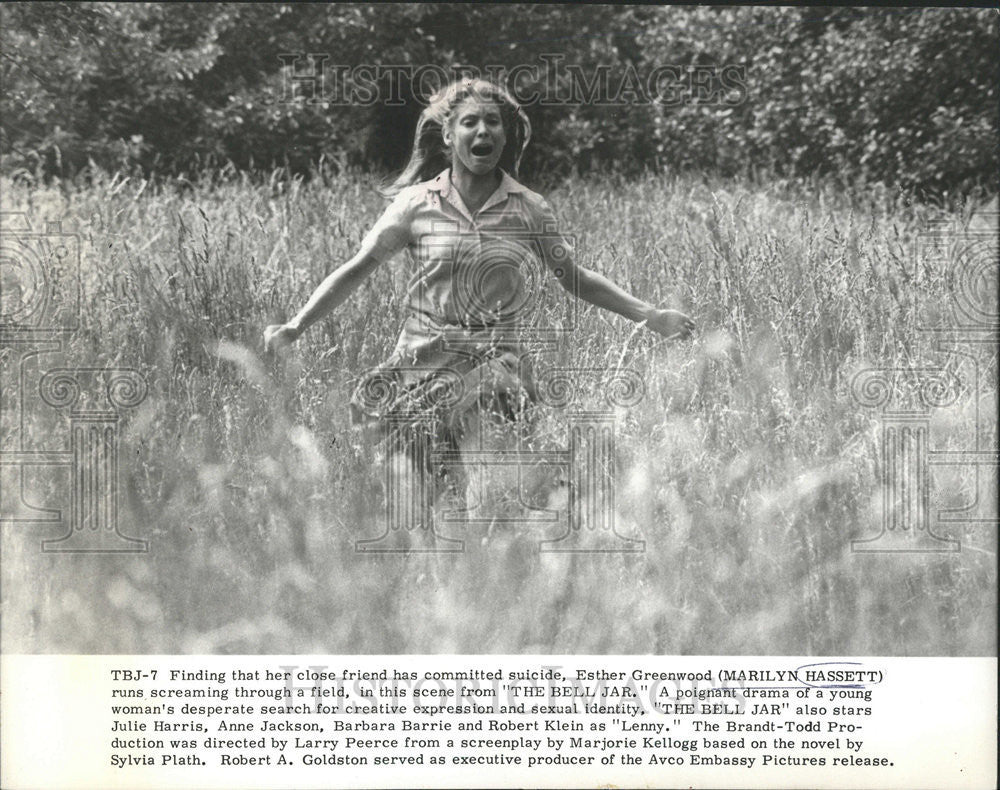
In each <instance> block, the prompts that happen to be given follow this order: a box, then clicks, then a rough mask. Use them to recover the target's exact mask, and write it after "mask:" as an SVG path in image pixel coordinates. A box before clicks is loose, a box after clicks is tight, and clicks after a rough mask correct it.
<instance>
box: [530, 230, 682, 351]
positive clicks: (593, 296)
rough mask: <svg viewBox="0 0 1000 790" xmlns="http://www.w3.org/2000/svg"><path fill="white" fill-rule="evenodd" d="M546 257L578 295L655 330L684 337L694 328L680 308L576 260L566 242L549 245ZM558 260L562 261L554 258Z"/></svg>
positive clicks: (676, 336) (572, 291)
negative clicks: (647, 297)
mask: <svg viewBox="0 0 1000 790" xmlns="http://www.w3.org/2000/svg"><path fill="white" fill-rule="evenodd" d="M543 244H544V245H552V246H554V245H562V244H563V242H561V241H555V240H546V241H543ZM544 252H545V258H546V260H547V261H548V262H549V268H551V269H552V271H553V273H554V274H555V275H556V277H557V279H558V280H559V283H560V284H561V285H562V287H563V288H565V289H566V290H567V291H569V292H570V293H571V294H573V295H574V296H578V297H580V298H581V299H583V300H584V301H586V302H590V303H591V304H594V305H597V306H598V307H603V308H604V309H605V310H610V311H611V312H613V313H618V314H619V315H623V316H625V317H626V318H628V319H630V320H632V321H636V322H640V321H645V322H646V326H647V327H649V328H650V329H652V330H653V331H654V332H657V333H658V334H661V335H663V336H664V337H670V338H684V337H687V336H688V335H690V334H691V332H692V331H694V328H695V323H694V321H693V320H692V319H691V318H690V317H689V316H688V315H686V314H685V313H682V312H681V311H679V310H664V309H662V308H658V307H654V306H653V305H651V304H649V303H647V302H644V301H642V300H641V299H638V298H636V297H635V296H632V294H630V293H628V292H626V291H625V290H623V289H622V288H620V287H618V286H617V285H615V284H614V283H613V282H611V280H609V279H608V278H607V277H605V276H604V275H603V274H598V273H597V272H595V271H591V270H590V269H587V268H585V267H583V266H580V265H579V264H577V263H576V262H575V261H573V259H572V256H571V255H570V254H568V252H567V251H566V249H565V246H563V248H562V249H561V250H559V252H558V254H557V255H554V254H553V252H554V250H550V249H546V250H544ZM554 261H558V262H554Z"/></svg>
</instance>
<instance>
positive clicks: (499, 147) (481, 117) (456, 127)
mask: <svg viewBox="0 0 1000 790" xmlns="http://www.w3.org/2000/svg"><path fill="white" fill-rule="evenodd" d="M444 142H445V145H447V146H448V147H449V148H451V151H452V164H453V166H456V167H464V168H465V169H466V170H469V171H470V172H472V173H474V174H475V175H480V176H481V175H486V174H488V173H491V172H493V170H495V169H496V167H497V164H498V163H499V162H500V155H501V154H502V153H503V148H504V145H506V144H507V134H506V132H505V131H504V128H503V118H502V117H501V115H500V107H499V106H497V104H496V102H492V101H483V100H481V99H474V98H468V99H465V100H464V101H462V103H461V104H459V105H458V107H456V108H455V112H454V113H453V114H452V117H451V120H450V121H449V123H448V124H447V126H445V129H444Z"/></svg>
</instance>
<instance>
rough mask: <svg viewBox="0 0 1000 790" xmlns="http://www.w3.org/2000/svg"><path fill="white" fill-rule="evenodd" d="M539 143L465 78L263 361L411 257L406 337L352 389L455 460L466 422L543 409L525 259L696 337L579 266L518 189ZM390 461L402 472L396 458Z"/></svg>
mask: <svg viewBox="0 0 1000 790" xmlns="http://www.w3.org/2000/svg"><path fill="white" fill-rule="evenodd" d="M530 134H531V127H530V124H529V123H528V119H527V116H526V115H525V113H524V111H523V110H522V109H521V107H520V106H519V105H518V104H517V102H516V101H515V100H514V99H513V97H512V96H511V95H510V94H509V93H508V92H507V91H506V90H505V89H503V88H501V87H499V86H496V85H494V84H492V83H490V82H486V81H484V80H473V79H466V80H461V81H458V82H455V83H452V84H451V85H449V86H448V87H447V88H446V89H445V90H443V91H442V92H440V93H439V94H438V95H436V96H435V97H434V98H433V99H432V100H431V101H430V103H429V105H428V106H427V108H426V109H425V110H424V111H423V113H422V114H421V116H420V119H419V121H418V124H417V129H416V134H415V139H414V143H413V151H412V154H411V156H410V161H409V163H408V164H407V166H406V168H405V169H404V170H403V172H402V173H401V174H400V175H399V177H398V178H397V179H396V180H395V182H394V183H393V184H392V186H391V187H390V188H389V190H388V192H389V194H390V195H394V196H395V199H394V200H393V202H392V204H391V205H390V206H389V207H388V209H386V211H385V213H384V214H383V215H382V217H381V218H380V219H379V220H378V222H376V223H375V226H374V227H373V228H372V230H371V231H370V232H369V233H368V235H367V236H366V237H365V239H364V241H363V242H362V243H361V248H360V250H359V251H358V252H357V254H356V255H355V256H354V257H353V258H351V259H350V260H349V261H347V262H346V263H344V264H343V265H341V266H340V267H339V268H338V269H336V270H335V271H334V272H333V273H332V274H330V275H329V276H328V277H327V278H326V279H325V280H324V281H323V282H322V283H321V284H320V285H319V287H318V288H317V289H316V291H315V292H314V293H313V295H312V296H311V297H310V299H309V300H308V302H307V303H306V305H305V306H304V307H303V308H302V310H301V311H300V312H299V313H298V315H296V316H295V318H293V319H292V320H291V321H289V322H288V323H286V324H279V325H272V326H268V327H267V328H266V330H265V332H264V342H265V347H266V348H267V350H269V351H272V350H278V349H280V348H282V347H284V346H287V345H288V344H290V343H292V342H294V341H295V340H296V339H297V338H298V337H299V336H300V335H301V334H302V333H303V332H304V331H305V330H306V329H308V328H309V327H310V326H311V325H312V324H314V323H315V322H316V321H318V320H320V319H321V318H322V317H323V316H325V315H326V314H327V313H329V312H330V311H331V310H333V309H334V308H336V307H337V306H338V305H340V304H341V303H343V302H344V301H345V300H346V299H347V298H348V297H349V296H350V295H351V293H352V292H353V291H354V290H355V289H357V287H358V286H359V285H360V284H361V283H362V282H363V281H364V280H365V278H366V277H368V276H369V275H370V274H371V273H372V272H373V271H374V270H375V268H376V267H377V266H379V265H380V264H382V263H385V262H386V261H388V260H389V259H390V258H392V257H393V256H394V255H396V254H397V253H398V252H399V251H401V250H402V249H404V248H406V249H407V250H409V253H410V256H411V257H412V259H413V263H414V274H413V276H412V278H411V280H410V282H409V285H408V289H407V293H408V301H409V304H408V312H407V316H406V319H405V322H404V325H403V329H402V333H401V334H400V337H399V340H398V341H397V343H396V347H395V350H394V351H393V353H392V355H391V356H390V358H389V359H388V361H386V362H385V363H384V364H383V365H381V366H379V367H378V368H377V369H376V370H375V371H374V372H373V373H371V374H369V375H368V376H367V377H366V379H365V380H364V381H363V382H362V385H361V386H360V387H359V388H358V390H357V391H356V393H355V395H354V397H353V399H352V403H351V408H352V416H353V417H354V418H355V420H358V421H365V420H376V421H381V422H382V423H383V424H385V423H386V422H388V423H389V424H392V425H405V424H410V425H412V424H413V423H414V421H418V422H419V424H420V425H422V426H424V429H425V430H426V431H427V432H428V433H429V434H430V435H431V439H430V444H429V445H425V446H436V447H444V448H446V449H453V450H457V449H458V448H459V447H460V446H461V440H462V438H463V436H464V435H465V433H466V432H467V431H468V426H469V423H470V416H476V417H483V418H486V417H488V416H492V417H497V416H502V417H504V418H506V419H508V420H516V419H518V418H519V417H521V416H523V414H524V412H525V409H526V407H527V406H529V405H530V404H531V403H532V402H533V401H534V400H535V393H534V387H533V384H532V381H531V378H532V377H531V372H530V365H529V364H528V356H527V354H526V352H525V350H524V346H523V344H522V343H521V339H522V338H523V336H524V334H523V333H524V325H523V322H522V321H521V319H522V318H523V312H524V310H525V308H526V306H528V305H530V304H531V302H532V299H531V294H528V293H526V288H527V286H526V283H525V277H524V276H523V268H524V267H523V266H520V267H519V266H518V262H517V260H516V259H517V256H518V255H520V256H522V257H523V258H524V264H525V265H530V263H529V258H531V256H534V257H535V258H540V259H541V260H542V262H543V263H544V265H545V267H547V269H548V270H549V271H550V272H551V274H552V275H553V276H554V277H555V278H556V279H557V280H558V282H559V283H560V284H561V285H562V286H563V287H564V288H566V289H567V291H569V292H570V293H571V294H573V295H575V296H578V297H579V298H581V299H583V300H585V301H587V302H590V303H592V304H595V305H597V306H598V307H602V308H604V309H606V310H611V311H612V312H615V313H618V314H619V315H623V316H625V317H626V318H628V319H630V320H632V321H636V322H644V323H645V325H646V326H647V327H648V328H649V329H652V330H653V331H654V332H657V333H659V334H661V335H664V336H665V337H668V338H681V337H685V336H687V335H688V334H690V332H691V331H692V330H693V328H694V322H693V321H692V320H691V319H690V318H689V317H688V316H687V315H685V314H684V313H681V312H679V311H676V310H664V309H658V308H656V307H653V306H652V305H650V304H647V303H646V302H644V301H642V300H641V299H637V298H636V297H634V296H631V295H629V294H628V293H626V292H625V291H623V290H622V289H621V288H619V287H618V286H617V285H615V284H614V283H612V282H611V281H609V280H608V279H607V278H605V277H603V276H602V275H600V274H598V273H596V272H593V271H590V270H588V269H586V268H584V267H582V266H579V265H577V264H575V263H574V262H573V260H572V257H571V256H570V254H569V249H568V246H567V245H566V243H565V242H564V240H563V239H562V238H561V237H560V235H559V234H558V232H556V231H557V227H558V226H557V223H556V221H555V216H554V214H553V212H552V209H551V208H550V207H549V205H548V203H546V201H545V200H544V198H542V197H541V196H540V195H538V194H536V193H535V192H532V191H531V190H529V189H526V188H525V187H524V186H522V185H521V184H520V183H518V182H517V181H516V180H515V176H517V173H518V164H519V162H520V159H521V155H522V154H523V152H524V148H525V146H526V145H527V143H528V139H529V137H530ZM396 446H398V445H396ZM405 453H406V456H407V457H406V459H405V461H402V462H405V463H409V464H414V465H423V467H424V469H425V470H426V471H428V472H430V473H431V478H432V479H434V480H436V481H437V489H436V491H435V492H434V497H433V498H435V499H436V498H437V497H438V496H439V495H440V494H441V493H442V492H443V491H444V490H445V489H446V488H448V487H450V488H451V489H452V490H453V491H456V490H457V491H456V492H457V493H459V495H460V493H461V480H460V479H457V478H460V475H457V476H456V475H455V474H454V473H452V474H451V476H450V477H449V475H448V474H446V473H445V472H444V470H441V469H434V470H431V469H429V462H428V458H427V451H426V449H424V450H422V451H418V450H416V449H415V448H414V447H412V446H411V447H409V448H407V449H406V450H405ZM391 462H392V463H394V467H393V468H398V467H397V466H395V464H396V463H399V462H400V460H399V459H393V460H391ZM413 526H419V525H409V526H408V527H407V528H408V529H412V528H413Z"/></svg>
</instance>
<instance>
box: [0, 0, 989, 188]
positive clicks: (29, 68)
mask: <svg viewBox="0 0 1000 790" xmlns="http://www.w3.org/2000/svg"><path fill="white" fill-rule="evenodd" d="M0 15H2V17H0V22H2V26H0V54H2V57H0V79H2V83H3V91H2V106H0V110H2V115H0V146H2V148H0V152H2V155H3V169H4V170H5V171H7V172H11V171H14V170H21V171H27V172H29V173H31V174H35V175H40V176H42V177H47V176H52V175H58V176H62V177H66V176H69V175H72V174H74V173H76V172H79V171H80V170H81V169H83V168H86V167H88V166H98V167H101V168H105V169H126V170H134V169H136V168H139V169H141V170H142V171H144V172H147V173H149V172H160V173H172V174H180V173H190V172H193V171H196V170H200V169H203V168H206V167H232V168H236V169H241V170H242V169H273V168H275V167H282V168H286V169H287V170H288V171H289V172H296V173H304V172H309V171H310V169H311V168H313V167H315V166H316V165H317V163H319V162H321V161H322V162H326V163H331V164H334V165H336V166H339V167H362V168H367V169H374V170H383V171H384V170H392V169H394V168H398V167H401V166H402V164H403V163H404V162H405V160H406V157H407V154H408V150H409V145H410V140H411V136H412V132H413V128H414V125H415V123H416V118H417V116H418V115H419V112H420V110H421V109H422V106H423V103H422V102H423V101H424V100H425V99H426V95H425V94H426V93H427V92H428V91H429V90H432V89H433V87H434V86H435V85H436V84H437V83H438V82H440V81H441V80H442V79H443V78H444V77H446V76H447V77H450V76H453V75H457V74H461V73H478V74H481V75H484V76H487V77H491V78H494V79H498V80H502V81H505V82H507V83H508V86H509V87H511V88H512V89H513V90H515V92H516V93H517V95H518V97H519V98H521V99H522V100H523V101H524V102H525V104H526V105H527V112H528V115H529V117H530V119H531V122H532V125H533V129H534V140H533V143H532V145H531V146H530V147H529V150H528V153H527V155H526V159H525V162H524V167H525V170H526V172H531V173H535V174H536V175H537V176H538V177H539V178H541V177H545V176H549V175H551V176H556V177H558V176H560V175H563V174H566V173H568V172H571V171H577V172H590V171H607V170H614V171H617V172H620V173H623V174H625V175H629V174H634V173H637V172H640V171H642V170H645V169H650V168H654V169H657V170H675V171H692V170H694V171H699V172H704V173H711V174H718V175H723V176H729V175H738V174H746V173H748V172H749V173H767V174H774V175H777V176H787V177H806V178H808V177H813V176H823V177H832V178H835V179H839V180H842V181H843V182H845V183H848V184H858V183H883V184H886V185H890V186H892V187H898V188H903V189H908V190H917V191H927V192H943V191H956V190H957V191H967V190H970V189H977V188H979V189H983V188H985V189H986V190H987V191H989V192H995V191H996V173H997V164H998V162H997V142H998V128H997V110H998V103H997V99H998V93H997V91H998V87H997V86H998V85H1000V79H998V78H1000V72H998V69H1000V59H998V56H997V53H998V52H1000V24H998V15H997V13H996V12H995V10H992V9H870V8H866V9H860V8H823V7H808V8H769V7H683V8H678V7H664V8H661V7H653V6H612V5H585V6H563V5H558V6H534V5H518V6H515V7H511V6H507V5H500V4H495V5H494V4H470V5H464V4H462V5H450V4H434V3H430V4H399V5H397V4H388V5H367V4H366V5H362V4H357V5H353V4H347V5H323V4H307V3H303V4H290V3H289V4H227V3H214V4H188V3H178V4H170V3H167V4H147V3H134V4H124V3H123V4H117V3H21V4H17V3H11V4H4V5H3V6H2V7H0Z"/></svg>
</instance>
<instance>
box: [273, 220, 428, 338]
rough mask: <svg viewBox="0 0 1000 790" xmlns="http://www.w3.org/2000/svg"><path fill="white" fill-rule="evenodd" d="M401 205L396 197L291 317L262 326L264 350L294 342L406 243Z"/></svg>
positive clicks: (407, 229)
mask: <svg viewBox="0 0 1000 790" xmlns="http://www.w3.org/2000/svg"><path fill="white" fill-rule="evenodd" d="M404 209H405V206H402V205H400V202H399V201H397V203H394V204H393V205H392V206H390V207H389V208H388V209H387V210H386V212H385V213H384V214H383V215H382V217H381V218H380V219H379V221H378V222H376V223H375V226H374V227H373V228H372V229H371V231H370V232H369V233H368V235H367V236H365V239H364V241H362V242H361V247H360V249H359V250H358V252H357V253H356V254H355V255H354V257H353V258H351V259H350V260H348V261H347V262H346V263H344V264H342V265H341V266H339V267H338V268H337V269H335V270H334V271H333V272H331V273H330V274H329V275H327V277H326V279H324V280H323V282H321V283H320V284H319V286H318V287H317V288H316V290H315V291H313V294H312V296H310V297H309V301H307V302H306V304H305V306H304V307H303V308H302V309H301V310H300V311H299V312H298V314H297V315H296V316H295V317H294V318H293V319H292V320H291V321H288V322H287V323H284V324H272V325H270V326H268V327H267V328H266V329H265V330H264V349H265V350H266V351H277V350H279V349H281V348H283V347H285V346H287V345H289V344H290V343H293V342H295V341H296V340H297V339H298V338H299V336H300V335H301V334H302V333H303V332H305V330H306V329H308V328H309V327H310V326H312V325H313V324H315V323H316V322H317V321H319V320H320V319H321V318H323V316H325V315H326V314H327V313H329V312H330V311H331V310H333V309H334V308H336V307H339V306H340V305H341V304H343V303H344V302H345V301H347V299H348V297H350V295H351V294H352V293H354V291H355V290H357V288H358V286H359V285H361V283H363V282H364V281H365V279H367V277H368V276H369V275H370V274H371V273H372V272H373V271H375V269H376V268H377V267H378V265H379V264H380V263H382V262H384V261H387V260H388V259H389V258H391V257H392V256H393V255H395V254H396V253H397V252H399V250H401V249H402V248H403V247H404V246H406V243H407V241H408V240H409V228H408V225H407V223H406V218H405V211H404Z"/></svg>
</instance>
